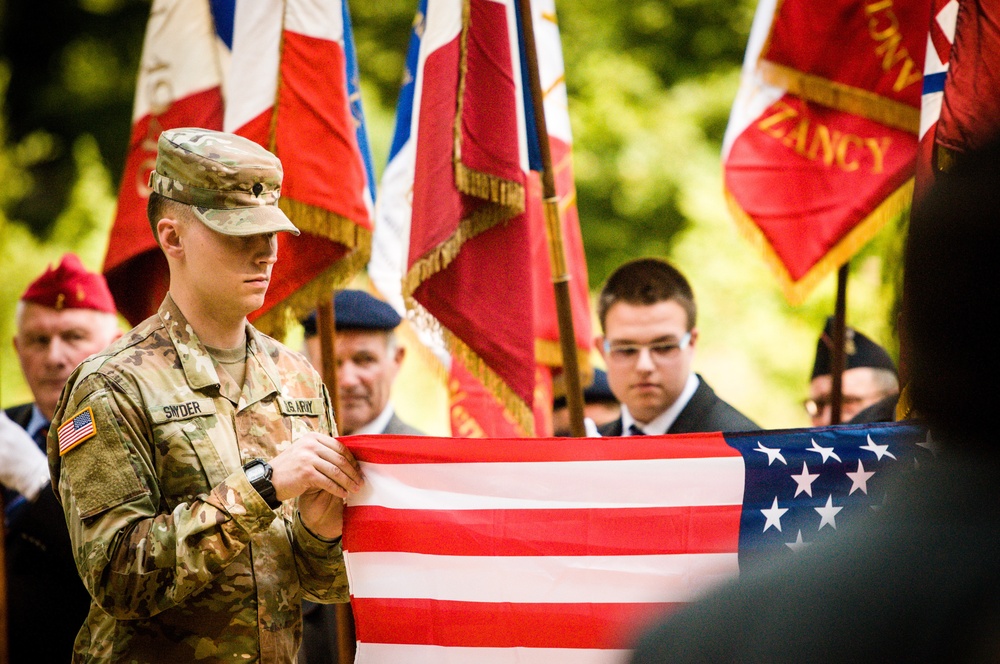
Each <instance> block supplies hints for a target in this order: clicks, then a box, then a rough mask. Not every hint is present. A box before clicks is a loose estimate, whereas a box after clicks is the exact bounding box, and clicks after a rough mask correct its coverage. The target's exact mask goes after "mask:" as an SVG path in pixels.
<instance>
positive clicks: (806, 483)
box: [792, 461, 819, 497]
mask: <svg viewBox="0 0 1000 664" xmlns="http://www.w3.org/2000/svg"><path fill="white" fill-rule="evenodd" d="M817 477H819V473H816V474H812V473H810V472H809V469H808V468H807V467H806V462H805V461H803V462H802V474H801V475H792V479H793V480H795V483H796V484H798V486H797V487H795V495H796V496H797V495H799V494H800V493H802V492H803V491H805V492H806V494H808V495H809V496H812V495H813V489H812V483H813V482H814V481H815V480H816V478H817ZM793 497H794V496H793Z"/></svg>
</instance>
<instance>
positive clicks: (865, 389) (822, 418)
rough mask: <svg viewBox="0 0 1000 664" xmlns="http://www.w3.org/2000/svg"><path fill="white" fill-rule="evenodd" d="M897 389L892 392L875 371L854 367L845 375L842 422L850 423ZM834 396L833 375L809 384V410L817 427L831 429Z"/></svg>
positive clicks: (826, 375)
mask: <svg viewBox="0 0 1000 664" xmlns="http://www.w3.org/2000/svg"><path fill="white" fill-rule="evenodd" d="M895 391H897V390H888V389H886V387H885V386H884V385H883V384H881V383H879V381H878V380H877V378H876V375H875V369H872V368H870V367H854V368H853V369H848V370H846V371H845V372H844V373H843V374H841V393H842V395H843V398H842V399H841V406H840V421H841V422H847V421H848V420H850V419H851V418H852V417H854V416H855V415H857V414H858V413H860V412H861V411H862V410H864V409H865V408H867V407H868V406H871V405H872V404H874V403H875V402H877V401H878V400H879V399H881V398H882V397H885V396H888V395H889V394H891V393H893V392H895ZM832 393H833V376H831V375H830V374H824V375H820V376H816V377H815V378H813V379H812V381H811V382H810V383H809V401H808V402H807V404H806V410H807V411H809V417H810V418H811V419H812V425H813V426H814V427H825V426H829V425H830V422H831V421H832V417H833V416H832V411H831V408H830V403H831V394H832Z"/></svg>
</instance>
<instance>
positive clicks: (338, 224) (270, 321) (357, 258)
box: [253, 198, 372, 340]
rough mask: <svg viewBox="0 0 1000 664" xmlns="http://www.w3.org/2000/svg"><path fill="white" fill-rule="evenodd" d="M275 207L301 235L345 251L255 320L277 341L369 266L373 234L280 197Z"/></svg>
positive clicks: (354, 223) (353, 223)
mask: <svg viewBox="0 0 1000 664" xmlns="http://www.w3.org/2000/svg"><path fill="white" fill-rule="evenodd" d="M278 206H279V207H280V208H281V209H282V210H283V211H284V212H285V214H287V215H288V217H289V218H290V219H292V220H293V223H294V224H295V226H296V227H297V228H298V229H299V230H300V231H302V232H303V233H309V234H310V235H316V236H319V237H321V238H324V239H327V240H331V241H333V242H337V243H339V244H342V245H344V246H345V247H347V249H348V251H347V254H345V255H344V257H343V258H341V259H340V260H338V261H337V262H336V263H334V264H332V265H331V266H330V267H329V268H327V269H326V270H324V271H323V272H322V273H320V275H319V276H317V277H316V278H314V279H313V280H312V281H310V282H309V283H307V284H305V285H304V286H301V287H300V288H299V289H297V290H296V291H295V292H294V293H292V294H291V295H290V296H288V297H286V298H285V299H283V300H282V301H280V302H278V303H276V304H275V305H274V306H273V307H271V309H270V310H269V311H267V313H265V314H263V315H262V316H260V317H259V318H257V319H256V320H254V323H253V324H254V327H256V328H257V329H259V330H260V331H261V332H263V333H264V334H267V335H269V336H272V337H274V338H275V339H279V340H280V339H284V337H285V334H286V332H287V330H288V325H289V323H291V322H296V321H299V320H302V319H303V318H305V317H306V316H308V315H309V313H311V312H312V311H313V310H314V309H315V308H316V303H317V302H319V301H321V300H322V299H323V298H324V297H330V298H332V297H333V293H334V291H335V290H337V289H338V288H340V287H342V286H344V285H346V284H347V283H349V282H350V280H351V279H352V278H353V277H354V275H356V274H357V273H358V272H360V271H361V269H362V268H364V266H365V265H367V264H368V259H369V258H370V257H371V246H372V233H371V231H370V230H368V229H367V228H364V227H362V226H359V225H358V224H357V223H356V222H354V221H352V220H350V219H348V218H346V217H343V216H341V215H338V214H335V213H333V212H330V211H329V210H324V209H322V208H318V207H315V206H312V205H308V204H306V203H302V202H300V201H294V200H290V199H287V198H281V199H279V201H278ZM279 260H280V256H279Z"/></svg>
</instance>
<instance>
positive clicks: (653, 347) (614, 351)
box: [604, 332, 691, 365]
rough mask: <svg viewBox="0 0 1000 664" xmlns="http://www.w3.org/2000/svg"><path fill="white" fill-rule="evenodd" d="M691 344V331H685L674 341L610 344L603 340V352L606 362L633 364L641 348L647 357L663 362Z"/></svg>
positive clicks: (658, 362) (637, 358)
mask: <svg viewBox="0 0 1000 664" xmlns="http://www.w3.org/2000/svg"><path fill="white" fill-rule="evenodd" d="M689 345H691V333H690V332H688V333H686V334H685V335H684V336H683V337H681V338H680V339H679V340H677V341H676V342H670V341H656V342H653V343H648V344H612V343H611V342H610V341H608V340H607V339H605V340H604V354H605V355H607V358H608V362H613V363H614V364H621V365H625V364H635V363H636V362H638V361H639V356H640V355H641V354H642V351H643V349H646V350H648V351H649V357H650V358H652V360H653V362H656V363H657V364H664V363H666V362H669V361H670V360H672V359H674V358H675V357H677V355H679V354H680V352H681V351H682V350H684V349H685V348H687V347H688V346H689Z"/></svg>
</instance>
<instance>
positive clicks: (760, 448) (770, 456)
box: [754, 440, 788, 466]
mask: <svg viewBox="0 0 1000 664" xmlns="http://www.w3.org/2000/svg"><path fill="white" fill-rule="evenodd" d="M754 452H763V453H764V454H766V455H767V465H769V466H770V465H771V464H772V463H774V460H775V459H777V460H778V461H780V462H781V463H783V464H785V465H786V466H787V465H788V462H787V461H785V457H783V456H782V455H781V450H780V449H778V448H774V449H772V448H770V447H764V445H762V444H761V442H760V441H759V440H758V441H757V448H756V449H754Z"/></svg>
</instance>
